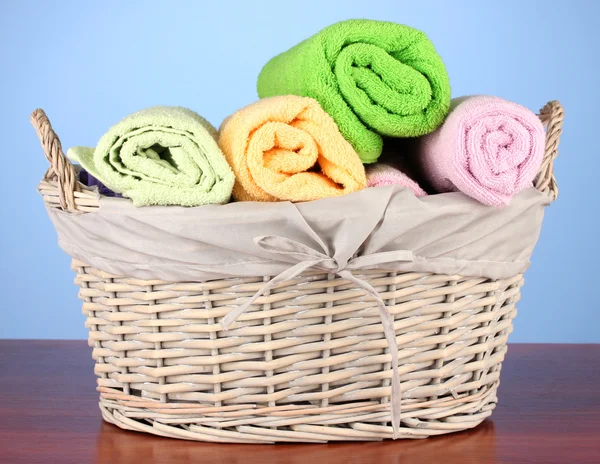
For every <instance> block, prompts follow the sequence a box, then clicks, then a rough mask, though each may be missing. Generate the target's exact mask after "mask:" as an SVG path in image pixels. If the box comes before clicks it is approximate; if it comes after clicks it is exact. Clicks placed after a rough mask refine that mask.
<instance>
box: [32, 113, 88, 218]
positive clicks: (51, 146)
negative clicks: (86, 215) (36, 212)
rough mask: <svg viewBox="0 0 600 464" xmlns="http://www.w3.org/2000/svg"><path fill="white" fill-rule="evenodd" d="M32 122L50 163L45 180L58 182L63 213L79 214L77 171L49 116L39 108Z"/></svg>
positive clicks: (33, 114)
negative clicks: (76, 194)
mask: <svg viewBox="0 0 600 464" xmlns="http://www.w3.org/2000/svg"><path fill="white" fill-rule="evenodd" d="M30 121H31V124H32V125H33V127H34V128H35V131H36V132H37V135H38V137H39V139H40V142H41V143H42V149H43V150H44V154H45V155H46V159H47V160H48V162H49V163H50V167H49V168H48V170H47V171H46V174H44V179H46V180H56V181H57V183H58V195H59V198H60V207H61V209H62V210H63V211H69V212H73V213H74V212H78V210H77V204H76V203H75V192H79V191H80V188H79V184H78V182H77V176H76V174H75V169H74V168H73V165H72V164H71V162H70V161H69V159H68V158H67V157H66V156H65V154H64V153H63V150H62V145H61V144H60V139H59V138H58V135H56V132H54V130H53V129H52V125H51V124H50V120H49V119H48V116H46V113H44V110H42V109H39V108H38V109H37V110H35V111H34V112H33V113H31V117H30Z"/></svg>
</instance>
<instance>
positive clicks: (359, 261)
mask: <svg viewBox="0 0 600 464" xmlns="http://www.w3.org/2000/svg"><path fill="white" fill-rule="evenodd" d="M254 242H255V243H256V245H257V246H258V247H259V248H261V249H262V250H264V251H268V252H271V253H275V254H279V255H282V256H285V257H287V258H288V259H291V260H297V261H298V262H297V263H296V264H293V265H292V266H291V267H289V268H288V269H286V270H285V271H283V272H281V273H280V274H279V275H277V276H275V277H273V278H272V279H271V280H270V281H268V282H266V283H265V284H264V285H263V286H262V287H261V288H260V290H258V291H257V292H256V293H255V294H254V295H253V296H252V297H251V298H250V299H249V300H248V301H246V302H245V303H244V304H243V305H241V306H238V307H236V308H234V309H232V310H231V311H230V312H229V313H228V314H227V315H226V316H225V317H224V318H223V319H222V320H221V327H223V329H225V330H227V329H228V328H229V327H230V326H231V324H233V323H234V322H235V321H236V320H237V318H238V317H239V316H241V315H242V314H243V313H244V312H246V311H247V310H248V308H249V307H250V306H251V305H252V304H253V303H254V302H255V301H256V300H257V299H258V298H260V297H261V296H262V295H264V294H265V293H267V292H268V291H269V290H271V289H272V288H273V287H275V286H276V285H277V284H279V283H281V282H285V281H287V280H291V279H293V278H294V277H296V276H298V275H300V274H302V273H303V272H304V271H306V270H308V269H310V268H315V269H319V270H323V271H326V272H331V273H334V274H337V275H338V276H339V277H341V278H342V279H344V280H347V281H349V282H352V283H354V284H355V285H356V286H358V287H360V288H362V289H363V290H365V291H366V292H367V293H368V294H369V295H370V296H372V297H373V299H374V300H375V302H376V303H377V307H378V308H379V317H380V318H381V323H382V325H383V333H384V335H385V338H386V340H387V344H388V347H389V349H390V354H391V355H392V394H391V406H392V411H391V416H392V417H391V422H392V431H393V437H394V439H396V438H398V436H399V434H400V417H401V397H402V392H401V390H400V375H399V372H398V345H397V344H396V332H395V330H394V318H393V316H392V315H391V314H390V312H389V311H388V309H387V308H386V306H385V303H384V302H383V299H382V298H381V295H379V292H377V290H375V289H374V288H373V286H372V285H371V284H369V283H368V282H367V281H365V280H362V279H359V278H358V277H356V276H354V275H353V274H352V272H351V271H352V270H354V269H364V268H368V267H373V266H377V265H380V264H386V263H392V262H396V261H412V260H413V254H412V252H411V251H409V250H397V251H387V252H381V253H374V254H371V255H365V256H358V257H355V258H352V259H350V260H348V261H347V262H345V263H339V262H338V261H337V260H336V259H334V258H332V257H330V256H328V255H326V254H324V253H322V252H320V251H317V250H315V249H314V248H311V247H309V246H307V245H304V244H303V243H300V242H296V241H295V240H291V239H288V238H285V237H280V236H277V235H265V236H261V237H256V238H255V239H254Z"/></svg>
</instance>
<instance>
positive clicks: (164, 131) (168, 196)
mask: <svg viewBox="0 0 600 464" xmlns="http://www.w3.org/2000/svg"><path fill="white" fill-rule="evenodd" d="M216 137H217V131H216V129H215V128H214V127H213V126H212V125H211V124H210V123H209V122H208V121H206V120H205V119H204V118H202V117H201V116H200V115H198V114H196V113H194V112H193V111H191V110H188V109H186V108H180V107H169V106H157V107H153V108H148V109H145V110H142V111H139V112H137V113H134V114H132V115H130V116H128V117H126V118H125V119H123V120H122V121H121V122H119V123H117V124H116V125H114V126H113V127H111V128H110V130H109V131H108V132H107V133H106V134H105V135H104V136H103V137H102V138H101V139H100V141H99V142H98V146H97V147H96V148H95V149H93V148H88V147H73V148H71V149H70V150H69V151H68V152H67V156H68V157H69V158H71V159H73V160H74V161H77V162H79V163H80V164H81V165H82V166H83V167H84V168H85V169H86V170H87V171H88V172H89V173H90V174H92V175H93V176H94V177H96V178H97V179H98V180H100V181H101V182H102V183H103V184H104V185H106V187H108V188H109V189H111V190H113V191H115V192H117V193H120V194H122V195H123V196H125V197H128V198H131V199H132V200H133V203H134V204H135V205H136V206H146V205H165V206H166V205H180V206H199V205H206V204H218V203H227V202H228V201H229V198H230V196H231V191H232V189H233V184H234V181H235V178H234V175H233V171H232V170H231V168H230V167H229V164H227V161H226V160H225V157H224V155H223V153H222V152H221V149H220V148H219V146H218V145H217V142H216Z"/></svg>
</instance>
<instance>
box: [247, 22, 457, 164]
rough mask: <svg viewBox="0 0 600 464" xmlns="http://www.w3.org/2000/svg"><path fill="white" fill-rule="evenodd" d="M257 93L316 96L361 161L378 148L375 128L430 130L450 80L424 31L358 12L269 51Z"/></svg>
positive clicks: (414, 133) (410, 132)
mask: <svg viewBox="0 0 600 464" xmlns="http://www.w3.org/2000/svg"><path fill="white" fill-rule="evenodd" d="M257 87H258V95H259V96H260V97H261V98H264V97H272V96H275V95H286V94H292V95H300V96H305V97H312V98H314V99H315V100H317V101H318V102H319V103H320V104H321V106H322V107H323V109H324V110H325V111H327V112H328V113H329V114H330V115H331V116H332V117H333V119H334V120H335V121H336V123H337V124H338V127H339V128H340V131H341V133H342V134H343V135H344V137H345V138H346V140H348V141H349V142H350V143H351V144H352V146H353V147H354V149H355V150H356V152H357V153H358V154H359V156H360V158H361V160H362V161H363V163H374V162H375V161H377V158H378V157H379V155H380V154H381V150H382V147H383V141H382V138H381V136H382V135H385V136H391V137H418V136H421V135H424V134H427V133H429V132H432V131H433V130H435V129H436V128H437V127H438V126H439V125H440V124H441V123H442V121H443V120H444V117H445V116H446V113H447V112H448V109H449V107H450V83H449V81H448V75H447V73H446V68H445V66H444V63H443V62H442V59H441V58H440V57H439V55H438V54H437V53H436V51H435V49H434V47H433V44H432V43H431V42H430V41H429V39H428V38H427V36H426V35H425V34H424V33H423V32H421V31H418V30H416V29H413V28H410V27H408V26H403V25H400V24H395V23H390V22H383V21H372V20H366V19H360V20H348V21H342V22H340V23H337V24H333V25H332V26H329V27H327V28H325V29H323V30H322V31H321V32H319V33H317V34H316V35H314V36H312V37H310V38H309V39H307V40H305V41H303V42H301V43H299V44H298V45H296V46H295V47H293V48H291V49H290V50H288V51H286V52H284V53H282V54H280V55H278V56H276V57H274V58H273V59H271V61H269V62H268V63H267V64H266V65H265V67H264V68H263V69H262V71H261V73H260V75H259V77H258V86H257Z"/></svg>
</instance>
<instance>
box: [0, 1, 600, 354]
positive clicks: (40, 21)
mask: <svg viewBox="0 0 600 464" xmlns="http://www.w3.org/2000/svg"><path fill="white" fill-rule="evenodd" d="M599 15H600V2H597V1H594V0H591V1H588V2H585V1H579V2H559V1H548V0H546V1H532V0H527V1H525V0H518V1H508V0H504V1H502V2H488V1H485V2H482V1H477V0H474V1H451V2H449V1H448V2H447V1H423V0H419V1H416V0H412V1H410V2H408V1H400V0H390V1H376V0H362V1H349V0H335V1H329V0H328V1H324V0H318V1H302V2H287V1H282V0H280V1H269V2H261V1H254V2H245V1H237V2H235V1H233V2H231V1H230V2H199V1H198V2H192V1H190V2H183V1H170V2H166V1H162V2H154V1H145V2H142V1H127V2H116V1H103V2H93V3H92V2H83V1H77V2H68V1H60V2H46V1H37V2H32V1H22V0H21V1H3V2H2V4H1V6H0V57H1V61H0V63H1V65H0V66H2V72H1V73H0V96H1V98H0V134H1V140H2V145H1V146H2V147H3V148H2V155H1V157H2V159H1V163H2V164H1V166H2V168H1V169H0V176H1V178H0V198H1V199H2V200H1V201H0V208H1V213H0V218H1V221H2V226H1V227H0V234H1V241H0V243H1V257H0V258H1V259H0V266H1V268H0V297H1V303H0V307H1V316H2V319H1V323H0V338H86V337H87V333H86V329H85V328H84V325H83V323H84V318H83V316H81V313H80V309H79V301H78V300H77V290H76V288H75V287H74V286H73V284H72V281H73V277H74V274H73V273H72V271H71V270H70V267H69V262H70V260H69V258H68V257H67V255H66V254H64V253H63V252H62V251H61V250H60V249H59V248H58V245H57V243H56V234H55V232H54V230H53V227H52V225H51V223H50V221H49V219H48V218H47V216H46V213H45V210H44V208H43V203H42V200H41V199H40V197H39V196H38V193H37V191H36V186H37V183H38V181H39V180H40V178H41V177H42V175H43V173H44V171H45V169H46V161H45V159H44V156H43V154H42V151H41V148H40V146H39V142H38V140H37V138H36V136H35V133H34V131H33V129H32V128H31V126H30V125H29V113H30V112H31V111H32V110H33V109H35V108H37V107H42V108H44V109H45V110H46V112H47V113H48V115H49V116H50V118H51V121H52V123H53V125H54V128H55V130H56V131H57V133H58V134H59V135H60V136H61V139H62V142H63V146H64V147H65V148H67V147H69V146H72V145H91V146H93V145H95V144H96V142H97V141H98V139H99V138H100V136H101V135H102V134H103V133H104V131H105V130H106V129H108V127H110V126H111V125H112V124H114V123H115V122H117V121H119V120H120V119H121V118H122V117H124V116H126V115H127V114H129V113H132V112H134V111H136V110H139V109H142V108H145V107H148V106H153V105H157V104H161V105H181V106H186V107H189V108H191V109H193V110H195V111H197V112H199V113H200V114H202V115H204V116H205V117H206V118H207V119H208V120H210V121H211V122H212V123H213V124H214V125H216V126H218V125H219V124H220V122H221V121H222V119H223V118H224V117H226V116H227V115H229V114H230V113H232V112H233V111H235V110H236V109H238V108H240V107H242V106H244V105H247V104H249V103H251V102H252V101H254V100H255V99H256V98H257V96H256V90H255V83H256V77H257V75H258V73H259V71H260V69H261V67H262V65H263V64H264V63H266V62H267V60H268V59H269V58H271V57H272V56H274V55H275V54H277V53H280V52H282V51H284V50H287V49H288V48H290V47H291V46H293V45H294V44H296V43H297V42H299V41H301V40H303V39H305V38H307V37H308V36H310V35H312V34H314V33H315V32H317V31H319V30H320V29H322V28H323V27H325V26H327V25H329V24H331V23H334V22H337V21H340V20H343V19H348V18H371V19H380V20H388V21H395V22H399V23H403V24H408V25H410V26H413V27H415V28H418V29H422V30H424V31H425V32H426V33H427V34H428V35H429V37H430V38H431V40H432V41H433V43H434V44H435V45H436V48H437V50H438V52H439V53H440V55H441V56H442V58H443V59H444V61H445V62H446V65H447V68H448V72H449V75H450V81H451V85H452V90H453V96H460V95H465V94H492V95H497V96H500V97H503V98H506V99H509V100H513V101H516V102H518V103H520V104H522V105H524V106H527V107H529V108H530V109H532V110H534V111H537V110H538V109H539V108H540V107H541V106H542V105H544V104H545V103H546V101H548V100H552V99H558V100H560V101H561V102H562V103H563V105H564V106H565V108H566V113H567V118H566V123H565V128H564V129H565V133H564V135H563V138H562V143H561V146H560V157H559V159H558V161H557V163H556V173H557V178H558V181H559V185H560V189H561V193H560V198H559V200H558V201H557V202H556V203H555V204H553V205H552V206H551V207H550V208H548V209H547V214H546V219H545V223H544V230H543V232H542V236H541V238H540V241H539V243H538V246H537V248H536V250H535V253H534V255H533V258H532V262H533V264H532V266H531V268H530V269H529V271H528V272H527V274H526V281H527V283H526V285H525V289H524V294H523V299H522V300H521V302H520V304H519V316H518V318H517V320H516V328H515V332H514V334H513V336H512V337H511V341H526V342H600V331H599V330H598V326H599V323H600V299H599V298H598V294H597V291H598V286H599V285H600V282H599V279H598V277H597V276H596V269H597V268H598V262H599V258H600V256H599V253H598V239H597V237H598V230H597V224H598V220H597V219H598V212H599V208H598V201H597V192H598V185H599V182H598V173H599V172H600V163H599V159H600V153H598V144H597V143H595V142H596V140H597V136H598V132H599V130H600V129H599V128H598V108H599V103H600V102H599V101H598V84H597V81H598V71H599V70H600V67H599V63H598V59H599V56H600V46H599V45H600V32H599V30H600V27H599V20H598V17H599ZM595 237H596V238H595Z"/></svg>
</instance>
